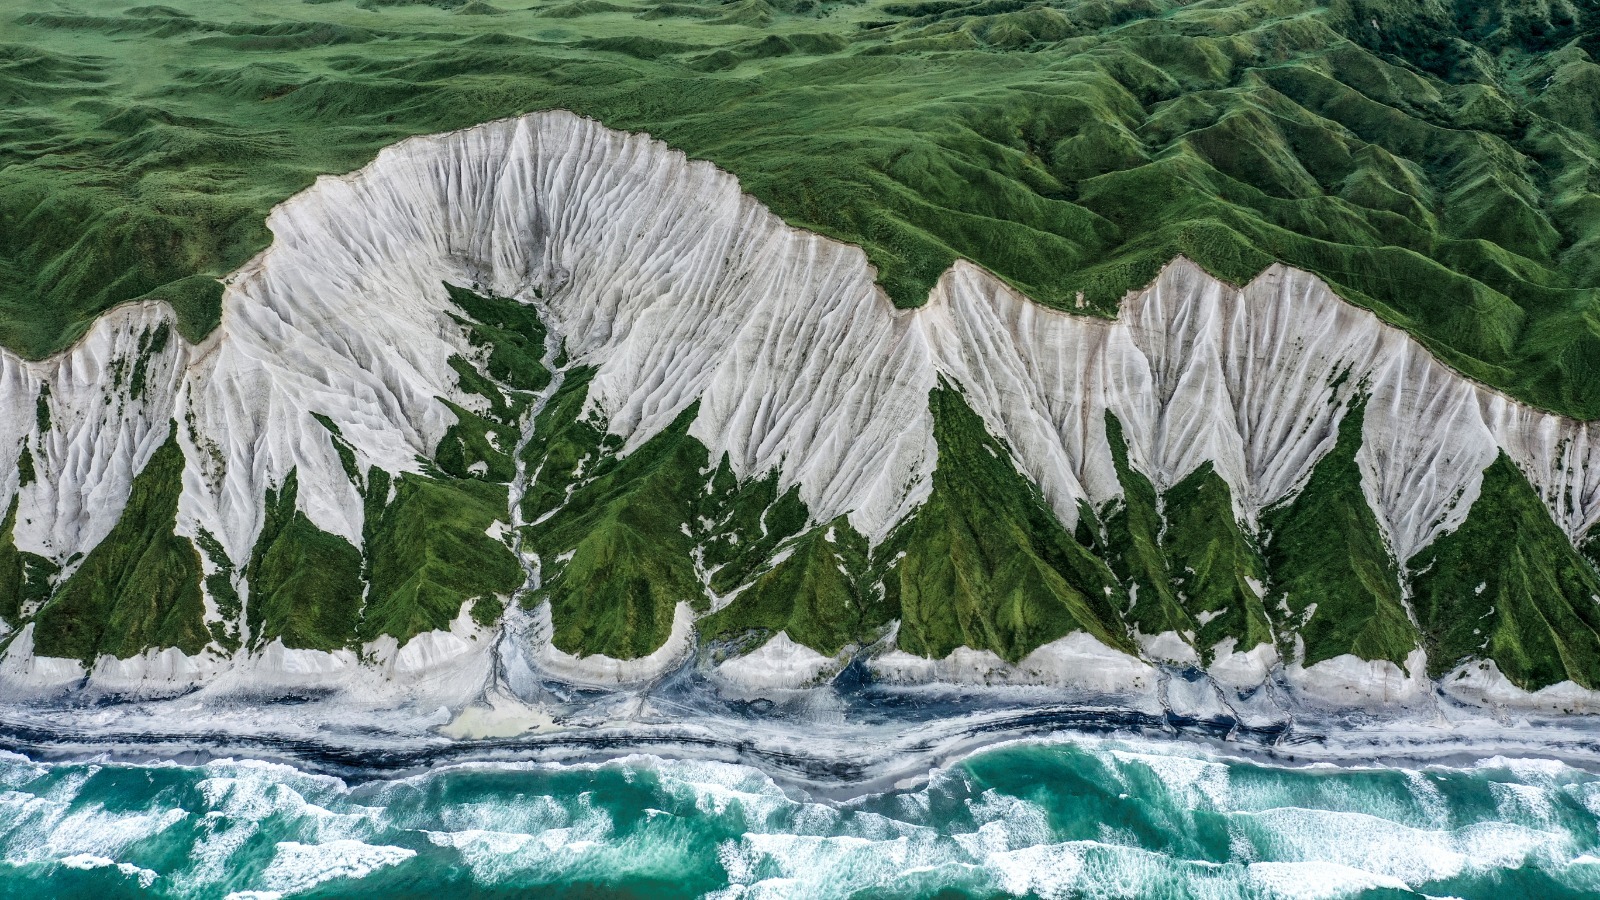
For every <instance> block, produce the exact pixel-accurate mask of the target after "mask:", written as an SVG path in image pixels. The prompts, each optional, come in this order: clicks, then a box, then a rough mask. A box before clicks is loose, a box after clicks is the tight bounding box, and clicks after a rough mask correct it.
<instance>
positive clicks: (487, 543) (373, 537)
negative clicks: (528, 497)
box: [358, 469, 523, 645]
mask: <svg viewBox="0 0 1600 900" xmlns="http://www.w3.org/2000/svg"><path fill="white" fill-rule="evenodd" d="M380 471H381V470H378V469H374V470H373V471H372V472H371V473H369V476H368V479H369V481H370V482H371V487H370V488H369V495H368V497H369V501H368V506H367V526H366V532H367V533H366V549H367V562H368V570H367V571H368V579H369V581H370V586H369V587H368V592H367V604H366V609H365V611H364V613H363V617H362V621H361V625H360V629H359V632H358V634H359V637H360V639H361V640H363V641H370V640H373V639H375V638H376V637H378V636H379V635H383V634H389V635H393V636H394V637H395V638H396V639H397V640H398V641H399V642H400V643H401V645H404V644H405V643H406V641H409V640H410V639H411V638H413V637H415V636H416V635H418V634H421V633H422V632H424V631H435V630H440V629H447V628H449V627H450V623H451V622H452V621H454V620H455V618H456V617H457V616H459V615H460V614H461V608H462V605H463V604H465V603H468V602H471V603H473V607H472V612H473V615H474V617H475V619H476V620H477V621H478V622H479V624H492V621H493V619H495V618H498V616H497V615H494V616H493V617H492V618H490V622H489V623H485V622H484V621H483V620H484V619H485V618H489V617H490V616H491V614H493V613H495V612H496V611H497V610H498V609H499V604H500V601H499V600H498V597H502V596H504V597H509V596H511V594H512V593H514V592H515V591H516V590H517V588H519V587H521V586H522V581H523V573H522V567H521V565H520V564H519V563H518V562H517V558H516V555H515V554H513V553H512V552H511V549H510V548H509V547H507V546H506V545H505V544H504V543H502V542H500V541H498V540H496V539H494V538H492V537H490V536H489V534H488V533H487V532H488V530H489V528H490V527H491V526H492V525H493V524H494V523H495V522H496V521H504V520H505V518H506V511H507V502H508V498H507V495H506V488H505V486H504V485H499V484H488V483H485V482H481V481H474V480H470V479H468V480H452V479H440V478H431V477H428V476H425V475H414V474H410V473H407V474H402V475H400V476H399V477H398V478H396V479H394V482H393V486H394V490H393V493H394V497H393V499H392V500H389V499H388V498H387V495H388V494H389V488H390V480H389V478H388V477H387V474H384V475H379V474H378V473H379V472H380ZM386 500H387V502H385V501H386Z"/></svg>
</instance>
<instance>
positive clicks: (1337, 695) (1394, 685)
mask: <svg viewBox="0 0 1600 900" xmlns="http://www.w3.org/2000/svg"><path fill="white" fill-rule="evenodd" d="M1297 640H1298V639H1297ZM1284 676H1285V678H1286V680H1287V681H1288V682H1289V685H1290V687H1292V688H1293V689H1294V691H1295V693H1296V694H1298V695H1299V696H1300V697H1302V698H1304V699H1306V700H1310V701H1312V702H1313V703H1316V704H1319V705H1323V706H1332V707H1341V708H1343V707H1370V706H1374V705H1377V706H1395V705H1408V704H1411V703H1415V702H1416V701H1418V700H1421V699H1423V698H1425V697H1427V696H1428V695H1429V694H1430V693H1431V692H1432V691H1433V682H1432V681H1431V680H1429V678H1428V664H1427V657H1426V655H1425V654H1424V653H1423V652H1422V650H1421V649H1420V648H1419V649H1416V650H1413V651H1411V654H1410V655H1409V656H1407V657H1406V665H1405V668H1403V669H1402V668H1401V667H1399V666H1397V665H1395V664H1394V663H1392V662H1390V661H1389V660H1386V659H1362V658H1360V657H1359V656H1354V655H1352V654H1349V653H1346V654H1344V655H1342V656H1335V657H1334V658H1332V659H1325V660H1323V661H1321V662H1319V663H1316V664H1314V665H1310V666H1304V667H1302V666H1301V665H1300V664H1299V663H1297V662H1291V663H1290V664H1289V665H1287V666H1285V667H1284Z"/></svg>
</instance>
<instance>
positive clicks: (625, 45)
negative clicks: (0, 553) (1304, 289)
mask: <svg viewBox="0 0 1600 900" xmlns="http://www.w3.org/2000/svg"><path fill="white" fill-rule="evenodd" d="M458 5H459V4H456V3H454V2H453V0H441V2H439V3H434V4H407V5H389V4H375V3H366V4H361V3H352V2H349V0H337V2H330V3H319V4H312V5H308V4H304V3H300V2H295V0H261V2H258V3H253V4H249V5H248V6H246V5H222V6H219V5H218V4H215V3H202V2H200V0H173V2H172V4H171V5H168V6H162V7H148V8H141V9H139V10H138V11H136V12H126V13H124V12H117V11H112V10H98V9H96V10H93V11H90V12H82V13H80V12H73V11H70V10H69V9H65V8H61V7H58V6H57V5H55V4H54V3H53V2H49V0H9V2H8V3H7V5H6V8H5V10H4V11H3V12H0V18H3V19H4V21H5V22H6V29H5V31H6V40H7V41H9V42H10V43H7V44H5V45H4V46H0V62H3V64H0V100H3V101H4V103H3V104H0V108H3V109H4V112H3V113H0V248H5V250H3V251H0V254H3V255H0V343H4V344H6V345H8V346H11V347H14V348H17V349H20V350H22V351H24V352H26V353H29V354H33V355H38V354H43V353H46V352H48V351H50V350H52V349H55V348H58V347H60V346H62V345H63V343H64V342H66V341H68V340H70V339H71V338H72V337H73V336H74V335H76V334H78V333H80V332H81V331H82V329H83V328H84V326H85V323H86V322H87V321H88V320H89V319H90V318H91V317H92V316H93V315H94V314H95V313H97V312H98V311H100V310H102V309H104V308H105V307H106V306H107V305H109V304H111V303H114V302H117V301H119V300H123V299H127V298H131V297H135V296H139V295H142V294H145V293H147V292H151V291H159V292H160V293H162V294H163V295H164V296H168V297H169V298H171V299H173V300H174V301H175V302H176V303H177V304H178V306H179V307H180V309H182V310H183V311H184V318H183V324H184V331H185V333H186V334H187V335H189V336H190V337H194V336H196V335H198V334H200V333H202V332H204V331H205V330H206V329H207V328H209V327H210V325H211V324H212V323H213V322H214V321H215V320H216V289H215V286H214V285H212V284H210V283H209V282H207V281H206V280H205V279H204V278H203V277H199V276H202V275H216V274H221V273H223V272H225V271H227V270H229V269H231V268H233V267H234V266H236V265H238V264H239V263H241V262H242V261H244V259H245V258H246V257H248V256H249V255H250V254H251V253H253V252H254V251H256V250H257V249H259V248H260V247H262V246H264V244H265V242H266V240H267V235H266V234H265V233H264V231H263V227H262V218H263V215H264V213H265V212H266V210H267V208H268V207H269V206H270V205H271V204H272V203H274V202H277V201H278V200H281V199H283V198H284V197H287V196H288V195H289V194H291V193H293V192H294V191H295V190H298V189H299V188H302V187H304V186H305V185H307V184H309V183H310V181H311V179H312V177H313V176H314V175H315V174H317V173H320V172H340V171H345V170H348V169H351V168H354V167H355V166H358V165H360V164H361V163H362V162H364V161H365V160H367V159H369V158H370V157H371V156H372V154H373V153H374V152H375V151H376V150H377V149H378V148H379V147H381V146H383V145H385V144H388V143H390V142H393V141H394V140H396V139H398V138H400V137H403V136H405V135H408V134H415V133H421V132H428V131H435V130H440V129H446V128H455V127H461V126H465V125H469V124H472V123H475V122H479V121H484V120H487V119H491V118H495V117H498V116H503V115H509V114H514V113H519V112H524V111H528V110H534V109H541V108H551V107H565V108H570V109H574V110H577V111H579V112H582V113H585V114H588V115H593V116H596V117H598V118H600V119H601V120H603V121H605V122H606V123H608V124H610V125H613V126H616V127H621V128H629V129H644V130H648V131H650V132H652V133H654V134H656V135H658V136H660V137H662V138H664V139H666V140H668V141H669V142H671V143H672V144H674V145H675V146H678V147H680V148H683V149H685V150H686V151H688V152H690V153H691V154H693V155H695V156H699V157H704V158H708V159H711V160H714V161H715V162H717V163H718V164H720V165H722V166H724V167H726V168H728V169H729V170H730V171H733V172H734V173H735V174H737V175H739V176H740V177H741V179H742V180H743V183H744V184H745V185H746V187H747V188H748V189H749V190H750V191H751V192H752V193H754V194H755V195H756V196H758V197H759V198H761V199H762V200H763V201H764V202H766V203H767V204H768V205H770V206H771V207H772V208H773V209H774V210H775V211H777V212H778V213H779V214H781V215H783V216H784V217H785V218H787V219H788V220H789V221H791V222H793V223H796V224H800V225H805V226H808V227H812V228H815V229H818V230H820V231H823V232H826V233H828V234H832V235H835V236H837V237H840V238H842V239H845V240H849V241H852V242H856V243H859V244H860V245H862V246H863V247H865V248H866V250H867V252H868V255H869V256H870V258H871V259H872V261H873V262H874V263H875V264H876V265H877V266H878V268H879V273H880V280H881V282H882V283H883V285H884V286H885V288H886V289H887V290H888V291H889V292H890V294H891V296H893V297H894V298H895V299H896V301H897V302H900V303H902V304H916V303H920V302H921V301H922V299H923V298H924V297H925V296H926V292H927V289H928V287H929V285H930V284H931V282H932V280H933V279H934V278H935V277H936V276H937V274H938V273H939V272H940V271H941V270H942V269H943V268H945V266H947V265H948V264H949V262H950V261H951V260H953V259H954V258H956V257H958V256H964V257H968V258H971V259H973V260H976V261H977V262H979V263H981V264H982V265H984V266H986V267H988V268H989V269H991V270H993V271H995V272H997V273H998V274H1000V275H1002V276H1004V277H1005V278H1007V279H1009V280H1010V281H1011V282H1012V283H1014V284H1016V285H1017V286H1018V287H1020V288H1022V289H1023V290H1024V291H1026V292H1027V293H1029V294H1030V295H1031V296H1034V297H1037V298H1039V299H1040V300H1042V301H1044V302H1047V303H1056V304H1062V303H1066V302H1067V301H1069V300H1070V299H1071V298H1072V297H1073V296H1074V295H1075V294H1076V292H1077V291H1079V290H1082V291H1085V292H1086V293H1087V295H1088V298H1089V299H1090V300H1091V301H1092V302H1093V303H1094V304H1096V308H1097V309H1098V310H1100V311H1102V312H1106V311H1109V309H1110V304H1111V303H1113V302H1114V301H1115V300H1116V299H1117V298H1119V297H1120V296H1121V295H1122V294H1123V292H1124V291H1126V290H1127V289H1129V288H1131V287H1135V286H1138V285H1141V284H1143V283H1144V282H1145V281H1146V280H1147V279H1148V278H1149V277H1150V276H1151V275H1152V274H1153V273H1154V272H1155V271H1156V269H1157V267H1158V266H1160V265H1161V264H1163V263H1165V262H1166V261H1167V260H1168V259H1170V258H1171V257H1172V256H1173V255H1174V254H1176V253H1180V252H1182V253H1187V254H1189V255H1190V256H1192V257H1194V258H1195V259H1197V260H1198V261H1199V262H1201V263H1202V264H1203V265H1205V266H1206V267H1207V268H1208V269H1210V270H1211V271H1213V272H1214V273H1216V274H1219V275H1222V276H1225V277H1228V278H1231V279H1235V280H1239V279H1244V278H1248V277H1250V276H1251V275H1253V274H1254V273H1255V272H1256V271H1258V270H1259V269H1260V268H1262V267H1263V266H1265V265H1266V264H1267V263H1268V262H1271V261H1273V260H1283V261H1287V262H1290V263H1293V264H1295V265H1298V266H1301V267H1304V268H1308V269H1311V270H1313V271H1316V272H1318V273H1320V274H1322V275H1323V276H1325V277H1327V278H1328V279H1329V280H1330V281H1332V282H1333V283H1334V284H1335V285H1336V287H1338V288H1339V290H1340V291H1341V292H1343V293H1344V294H1345V295H1346V296H1349V297H1351V298H1352V299H1354V300H1356V301H1357V302H1361V303H1365V304H1369V305H1371V306H1373V307H1374V308H1375V309H1378V310H1379V311H1380V313H1382V314H1383V315H1385V316H1386V317H1388V318H1390V319H1392V320H1394V321H1396V322H1398V323H1399V324H1401V325H1403V326H1405V327H1408V328H1411V329H1413V330H1414V331H1416V332H1417V333H1419V334H1420V335H1421V336H1422V337H1423V338H1424V339H1425V340H1426V341H1428V342H1429V343H1430V345H1431V346H1433V347H1435V348H1436V349H1439V350H1440V351H1441V352H1443V353H1444V354H1445V355H1446V356H1447V357H1448V358H1449V359H1450V360H1451V361H1452V362H1453V363H1454V364H1456V365H1458V366H1460V367H1461V368H1463V369H1464V370H1466V371H1468V372H1470V373H1472V374H1473V375H1476V376H1478V377H1480V378H1483V379H1485V380H1487V381H1489V382H1491V383H1493V384H1495V385H1498V386H1501V387H1504V388H1506V389H1508V390H1510V391H1512V392H1513V393H1515V394H1517V395H1519V396H1522V397H1524V398H1526V399H1529V400H1531V401H1533V402H1536V403H1538V404H1540V405H1543V406H1546V407H1550V408H1555V409H1560V410H1563V411H1567V412H1571V413H1575V414H1579V415H1583V416H1586V417H1592V416H1595V415H1596V414H1600V379H1596V378H1594V377H1593V376H1594V374H1595V372H1596V370H1597V365H1600V337H1597V334H1596V331H1597V327H1600V324H1597V323H1600V320H1597V319H1596V318H1595V316H1594V314H1593V310H1594V306H1595V301H1596V298H1597V295H1596V288H1597V286H1600V263H1596V262H1595V260H1596V259H1600V253H1597V250H1600V227H1597V226H1600V181H1597V177H1600V176H1597V174H1596V173H1597V163H1596V162H1595V160H1596V159H1600V101H1597V100H1596V99H1595V97H1597V96H1600V90H1597V88H1600V66H1597V65H1596V64H1595V62H1594V59H1593V57H1594V55H1595V54H1600V36H1597V33H1596V30H1595V25H1596V23H1595V21H1594V16H1595V13H1593V12H1592V11H1589V10H1588V7H1584V6H1572V5H1569V4H1567V3H1565V2H1557V3H1552V4H1529V3H1520V2H1514V0H1493V2H1488V3H1482V4H1455V5H1454V6H1453V7H1452V6H1449V5H1447V4H1431V3H1430V4H1417V3H1410V2H1401V0H1333V2H1330V3H1326V4H1325V3H1321V2H1317V0H1202V2H1193V3H1186V4H1185V3H1179V2H1177V0H1132V2H1129V0H1049V2H1047V0H1005V2H963V0H936V2H924V3H905V2H893V0H867V2H860V3H854V4H841V3H832V2H823V3H813V2H804V3H778V4H774V3H769V2H766V0H745V2H740V3H731V4H722V3H715V2H711V0H689V2H684V3H674V4H664V5H657V4H655V3H652V2H650V0H620V2H616V3H607V4H594V3H590V4H583V3H577V4H574V3H566V2H562V0H542V2H536V3H534V4H533V5H532V6H531V7H528V8H521V7H518V8H513V7H512V6H511V5H505V6H502V7H501V11H502V12H504V15H496V16H464V15H458V14H457V13H456V12H455V11H454V7H456V6H458ZM1374 23H1376V25H1374Z"/></svg>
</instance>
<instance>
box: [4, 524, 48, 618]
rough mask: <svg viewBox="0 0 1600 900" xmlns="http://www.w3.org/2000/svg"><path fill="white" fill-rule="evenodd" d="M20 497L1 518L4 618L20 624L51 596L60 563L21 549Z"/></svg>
mask: <svg viewBox="0 0 1600 900" xmlns="http://www.w3.org/2000/svg"><path fill="white" fill-rule="evenodd" d="M17 499H18V498H17V497H15V496H13V497H12V498H11V505H10V506H8V507H7V508H6V516H5V520H4V521H3V522H0V621H3V622H5V623H6V624H8V625H10V626H12V627H13V628H15V627H17V626H18V625H19V624H20V622H21V619H22V616H24V615H25V614H27V613H30V612H32V611H33V609H34V608H35V607H37V606H38V605H39V604H40V603H43V602H44V601H46V600H48V599H50V591H51V579H53V578H55V576H56V573H57V572H59V571H60V567H59V566H57V565H56V564H55V563H53V562H51V561H50V560H49V559H46V558H45V557H43V556H40V555H38V554H37V553H29V552H28V551H26V550H19V549H17V540H16V525H17Z"/></svg>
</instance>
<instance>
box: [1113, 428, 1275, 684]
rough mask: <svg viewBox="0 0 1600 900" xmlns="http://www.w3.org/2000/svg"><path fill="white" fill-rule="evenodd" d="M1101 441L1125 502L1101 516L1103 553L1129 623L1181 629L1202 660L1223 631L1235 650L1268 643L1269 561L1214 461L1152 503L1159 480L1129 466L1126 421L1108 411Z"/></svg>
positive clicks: (1154, 630)
mask: <svg viewBox="0 0 1600 900" xmlns="http://www.w3.org/2000/svg"><path fill="white" fill-rule="evenodd" d="M1106 439H1107V440H1108V441H1109V442H1110V443H1111V454H1112V461H1113V464H1114V465H1115V467H1116V470H1117V478H1118V480H1119V481H1120V482H1121V484H1122V492H1123V502H1122V503H1121V504H1119V505H1117V506H1116V507H1114V508H1113V509H1112V510H1110V512H1109V513H1108V514H1107V515H1106V517H1105V535H1106V550H1105V556H1106V560H1107V562H1109V563H1110V564H1111V567H1112V570H1113V571H1115V572H1116V573H1117V576H1118V577H1119V578H1121V579H1123V581H1124V583H1125V584H1127V585H1128V588H1129V602H1130V605H1129V608H1128V611H1127V612H1126V614H1125V615H1126V618H1127V619H1128V621H1129V622H1130V623H1131V624H1133V625H1136V626H1137V627H1138V628H1139V630H1140V631H1141V632H1143V633H1145V634H1161V633H1163V632H1167V631H1175V632H1177V633H1179V634H1182V635H1185V636H1186V637H1187V638H1188V639H1189V641H1190V642H1191V643H1192V644H1193V645H1194V646H1195V648H1196V649H1198V650H1199V651H1200V656H1201V661H1202V662H1204V663H1206V664H1209V663H1210V662H1211V661H1212V660H1211V657H1212V655H1213V651H1214V650H1215V648H1216V646H1217V644H1218V643H1220V642H1221V641H1224V640H1226V639H1228V638H1233V639H1234V641H1235V645H1234V646H1235V649H1239V650H1247V649H1250V648H1252V647H1256V646H1259V645H1260V644H1263V643H1268V644H1270V643H1272V642H1273V633H1272V622H1271V618H1270V617H1269V616H1268V614H1267V611H1266V607H1265V604H1264V603H1263V601H1262V598H1261V595H1260V594H1259V593H1258V587H1259V588H1260V589H1262V590H1264V589H1265V585H1266V581H1267V573H1266V563H1265V562H1264V561H1263V560H1262V558H1261V554H1260V552H1259V550H1258V549H1257V547H1256V542H1255V540H1254V538H1253V536H1251V535H1250V534H1248V533H1247V532H1246V530H1245V528H1244V526H1243V525H1242V523H1240V522H1239V521H1238V520H1237V519H1235V518H1234V513H1233V500H1232V492H1231V491H1229V490H1228V485H1227V483H1226V482H1224V481H1223V480H1222V477H1221V476H1220V475H1218V474H1217V473H1216V470H1215V469H1213V468H1212V466H1211V463H1209V462H1206V463H1203V464H1201V466H1200V467H1199V468H1197V469H1195V470H1194V471H1193V472H1191V473H1189V474H1188V475H1187V476H1185V477H1184V479H1183V480H1182V481H1180V482H1178V483H1177V484H1176V485H1174V486H1173V487H1172V488H1171V490H1169V491H1167V492H1166V494H1165V495H1164V496H1163V497H1162V498H1161V503H1160V506H1159V508H1158V507H1157V502H1156V490H1155V487H1154V485H1152V484H1151V483H1150V480H1149V479H1148V478H1146V477H1145V476H1144V475H1143V474H1142V473H1140V472H1139V471H1138V470H1136V469H1134V468H1133V467H1132V465H1130V463H1129V461H1128V453H1127V445H1126V440H1125V437H1124V435H1123V431H1122V423H1121V422H1119V421H1118V420H1117V417H1116V416H1115V415H1114V414H1112V413H1110V412H1107V413H1106ZM1252 582H1253V583H1252Z"/></svg>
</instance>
